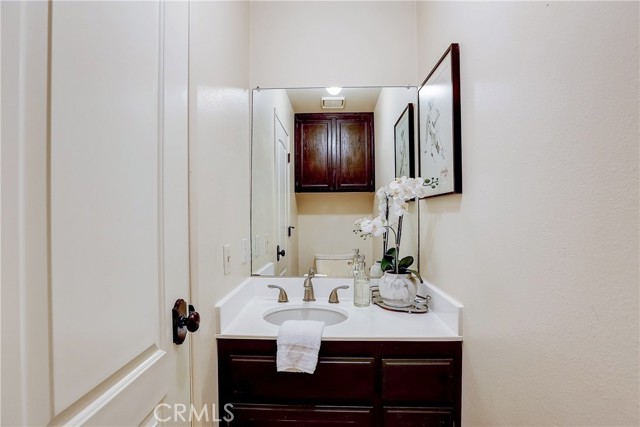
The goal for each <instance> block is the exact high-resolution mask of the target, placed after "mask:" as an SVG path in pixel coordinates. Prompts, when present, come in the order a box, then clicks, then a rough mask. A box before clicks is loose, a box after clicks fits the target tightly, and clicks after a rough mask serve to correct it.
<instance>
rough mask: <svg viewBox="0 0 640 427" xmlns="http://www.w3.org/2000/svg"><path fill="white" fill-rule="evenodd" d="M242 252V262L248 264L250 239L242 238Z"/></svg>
mask: <svg viewBox="0 0 640 427" xmlns="http://www.w3.org/2000/svg"><path fill="white" fill-rule="evenodd" d="M240 252H241V255H242V263H243V264H246V263H247V261H249V241H248V240H247V239H242V241H241V242H240Z"/></svg>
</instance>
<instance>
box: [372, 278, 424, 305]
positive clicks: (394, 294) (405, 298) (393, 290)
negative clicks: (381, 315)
mask: <svg viewBox="0 0 640 427" xmlns="http://www.w3.org/2000/svg"><path fill="white" fill-rule="evenodd" d="M418 282H419V280H418V278H417V277H415V276H414V275H413V274H411V273H407V274H394V273H389V272H385V273H384V274H383V275H382V277H381V278H380V282H379V283H378V286H379V290H380V298H382V301H384V303H385V304H387V305H389V306H391V307H409V306H411V305H413V303H414V302H415V300H416V293H417V292H418Z"/></svg>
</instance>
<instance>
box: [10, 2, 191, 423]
mask: <svg viewBox="0 0 640 427" xmlns="http://www.w3.org/2000/svg"><path fill="white" fill-rule="evenodd" d="M1 7H2V11H1V19H2V47H3V50H2V185H3V188H2V189H3V192H2V420H1V421H2V425H102V426H106V425H109V426H117V425H126V426H131V425H143V424H144V425H155V424H158V423H162V422H165V421H166V422H167V424H169V423H173V421H174V420H173V418H174V417H173V413H174V409H176V405H175V404H178V408H177V409H178V412H181V409H182V406H181V405H185V406H187V407H188V406H189V404H190V400H189V394H190V365H189V358H190V355H189V342H190V339H189V338H188V337H187V340H186V342H185V344H183V345H180V346H178V345H175V344H173V343H172V328H171V323H172V319H171V308H172V307H173V305H174V302H175V300H176V299H178V298H184V299H185V300H188V299H189V270H188V268H189V262H188V199H187V195H188V180H187V179H188V178H187V177H188V170H187V166H188V164H187V154H188V132H187V129H188V128H187V105H188V104H187V93H188V92H187V83H188V79H187V77H188V4H187V3H183V2H175V3H174V2H167V3H163V2H158V1H145V2H111V1H104V2H93V1H87V2H59V1H54V2H53V3H48V2H2V5H1ZM5 46H9V48H7V49H6V50H5ZM5 95H6V96H5ZM5 333H6V335H5ZM156 408H158V409H159V410H156ZM183 414H184V412H181V414H180V415H183ZM177 421H180V417H178V418H177ZM183 424H184V425H187V424H189V425H190V423H188V422H185V423H183Z"/></svg>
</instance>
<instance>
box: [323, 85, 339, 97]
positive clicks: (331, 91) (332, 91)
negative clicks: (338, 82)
mask: <svg viewBox="0 0 640 427" xmlns="http://www.w3.org/2000/svg"><path fill="white" fill-rule="evenodd" d="M325 90H326V91H327V92H329V95H333V96H336V95H337V94H339V93H340V92H342V88H341V87H338V86H331V87H327V88H325Z"/></svg>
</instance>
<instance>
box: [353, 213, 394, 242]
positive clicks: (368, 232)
mask: <svg viewBox="0 0 640 427" xmlns="http://www.w3.org/2000/svg"><path fill="white" fill-rule="evenodd" d="M355 226H356V228H355V229H354V230H353V232H354V233H356V234H359V235H360V237H364V238H367V237H378V236H382V235H383V234H384V233H385V232H386V231H387V229H386V227H387V221H386V220H385V219H384V218H382V217H380V216H377V217H375V218H373V219H371V218H361V219H359V220H357V221H356V222H355Z"/></svg>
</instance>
